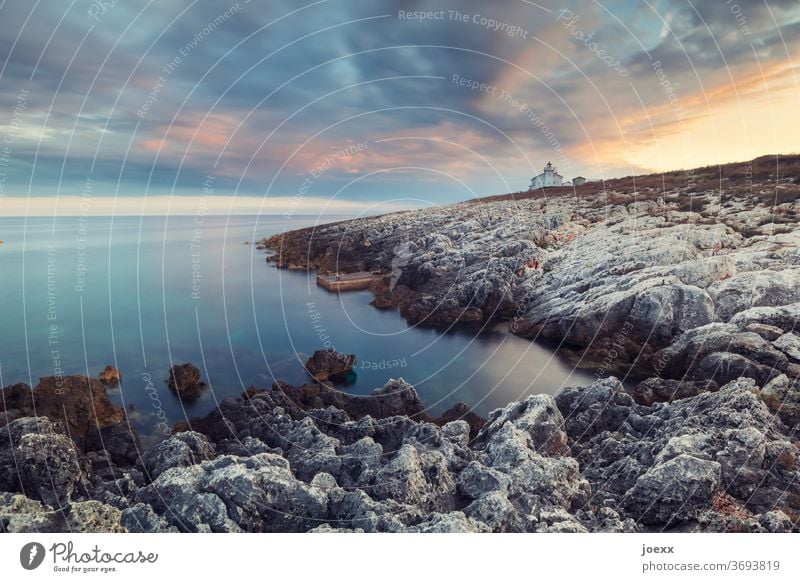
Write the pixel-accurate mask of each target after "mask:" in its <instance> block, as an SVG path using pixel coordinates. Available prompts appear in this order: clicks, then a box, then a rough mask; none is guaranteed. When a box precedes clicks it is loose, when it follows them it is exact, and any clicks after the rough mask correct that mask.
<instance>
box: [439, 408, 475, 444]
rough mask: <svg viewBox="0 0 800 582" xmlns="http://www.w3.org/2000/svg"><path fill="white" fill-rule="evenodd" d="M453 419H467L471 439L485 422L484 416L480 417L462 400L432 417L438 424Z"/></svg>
mask: <svg viewBox="0 0 800 582" xmlns="http://www.w3.org/2000/svg"><path fill="white" fill-rule="evenodd" d="M454 420H466V421H467V424H468V425H469V438H471V439H474V438H475V437H476V436H477V434H478V432H480V430H481V429H482V428H483V425H485V424H486V420H485V419H484V418H481V417H480V416H478V415H477V414H475V413H474V412H472V410H471V409H470V407H469V406H467V405H466V404H464V403H463V402H458V403H457V404H455V405H454V406H453V407H452V408H450V409H449V410H446V411H445V412H443V413H442V414H441V415H440V416H438V417H436V418H435V419H433V422H435V423H436V424H438V425H439V426H444V425H445V424H447V423H448V422H453V421H454Z"/></svg>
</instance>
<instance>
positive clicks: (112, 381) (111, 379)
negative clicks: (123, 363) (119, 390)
mask: <svg viewBox="0 0 800 582" xmlns="http://www.w3.org/2000/svg"><path fill="white" fill-rule="evenodd" d="M98 378H99V380H100V381H101V382H102V383H103V384H107V385H109V386H114V385H116V384H119V382H120V380H122V374H121V373H120V371H119V370H117V369H116V368H115V367H114V366H106V367H105V369H104V370H103V371H102V372H100V375H99V376H98Z"/></svg>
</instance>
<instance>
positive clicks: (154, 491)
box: [0, 376, 800, 532]
mask: <svg viewBox="0 0 800 582" xmlns="http://www.w3.org/2000/svg"><path fill="white" fill-rule="evenodd" d="M781 378H782V380H779V381H778V382H779V383H780V382H782V383H783V384H782V385H781V386H776V383H775V382H772V383H771V384H770V385H768V386H766V387H763V388H762V387H759V386H758V385H757V384H756V383H755V381H753V380H751V379H745V378H742V379H739V380H736V381H733V382H731V383H729V384H727V385H725V386H723V387H721V388H719V389H718V390H715V391H707V392H702V393H699V394H697V395H695V396H691V397H687V398H683V399H679V400H675V401H673V402H672V403H666V402H656V403H654V404H652V405H650V406H644V405H641V404H637V403H636V401H635V400H634V399H633V397H631V395H630V394H628V393H627V392H626V391H625V390H624V388H623V386H622V384H621V383H620V382H619V381H618V380H616V379H614V378H608V379H603V380H598V381H596V382H595V383H594V384H592V385H591V386H589V387H585V388H570V389H566V390H564V391H562V392H561V393H560V394H558V395H557V396H556V397H555V398H554V397H552V396H549V395H536V396H531V397H529V398H527V399H525V400H523V401H521V402H513V403H510V404H509V405H508V406H506V407H504V408H502V409H499V410H495V411H494V412H492V414H491V415H490V416H489V418H488V419H486V420H485V421H484V420H483V419H478V421H479V422H478V423H477V425H475V426H471V423H470V422H468V421H467V420H469V419H467V418H456V419H453V420H449V419H447V418H440V419H430V418H428V417H427V416H426V415H425V413H424V407H423V406H422V403H421V402H420V399H419V397H418V395H417V393H416V391H415V390H414V388H413V387H412V386H410V385H409V384H407V383H405V382H403V381H402V380H391V381H389V382H388V383H387V384H386V385H385V386H384V387H382V388H380V389H377V390H375V391H374V392H373V393H372V394H371V395H370V396H369V397H367V398H364V397H360V398H359V397H353V396H348V395H346V394H342V393H340V392H337V391H336V390H334V389H333V388H332V387H331V386H330V385H328V384H325V383H312V384H307V385H305V386H302V387H294V386H290V385H288V384H285V383H280V382H278V383H276V384H275V385H274V386H273V387H272V389H270V390H266V391H260V390H255V389H253V390H249V391H247V392H246V393H244V394H243V395H242V396H241V397H239V398H229V399H226V400H224V401H223V402H222V403H221V405H220V406H219V408H218V409H217V410H215V411H214V412H212V413H211V414H209V415H207V416H206V417H204V418H201V419H195V420H192V421H190V422H184V423H179V424H178V425H176V426H175V428H174V431H173V433H172V434H171V435H170V436H169V437H168V438H166V439H164V440H163V441H161V442H159V443H157V444H155V445H153V446H150V447H147V448H143V447H142V446H141V443H140V440H139V439H138V437H137V435H136V432H135V430H134V429H133V428H132V427H131V426H130V425H129V424H128V423H127V422H126V421H125V420H124V418H119V416H120V414H121V413H122V411H121V409H118V408H116V407H115V406H114V405H113V404H112V403H111V402H110V401H108V398H107V396H106V394H105V392H104V389H102V388H101V386H100V385H99V383H98V381H97V380H93V379H88V378H85V377H82V376H74V377H70V378H67V379H66V382H67V384H68V386H69V387H70V389H69V390H68V391H67V392H65V393H64V395H63V398H64V399H65V400H70V399H72V398H73V397H76V398H77V399H78V400H79V399H80V394H82V393H83V394H85V393H86V387H87V386H88V387H90V388H91V390H92V398H93V399H94V400H95V401H96V402H97V403H99V404H100V405H101V406H102V407H103V408H105V409H106V410H107V411H109V412H110V414H109V415H108V416H105V417H102V418H98V419H97V421H98V422H97V424H99V425H101V426H100V428H98V427H92V426H88V427H85V428H86V429H87V430H86V431H85V432H82V433H78V432H73V431H72V430H69V429H67V428H66V427H68V426H77V425H79V424H80V423H79V422H78V421H79V420H80V415H81V414H84V413H86V412H87V409H81V407H80V406H76V407H75V408H74V409H73V410H72V411H69V412H67V413H66V415H64V414H62V415H59V414H58V413H57V412H56V411H55V409H50V411H49V416H46V415H44V414H38V415H36V416H31V415H30V411H29V410H28V409H26V407H25V406H24V403H22V402H21V401H17V402H16V403H15V405H16V408H9V407H8V404H7V408H6V412H5V418H4V422H7V424H6V425H5V426H4V427H3V428H2V429H1V430H0V475H1V476H2V477H0V531H5V532H34V531H36V532H48V531H70V532H97V531H108V532H121V531H129V532H170V531H180V532H239V531H246V532H304V531H366V532H585V531H602V532H636V531H743V532H787V531H798V525H797V523H798V518H800V464H798V447H797V444H798V443H797V440H796V437H795V434H794V431H793V430H790V429H789V428H788V427H787V426H786V424H784V423H783V422H782V421H781V420H780V418H779V417H778V416H776V415H775V413H774V412H773V411H772V410H771V409H770V403H771V402H773V398H774V397H775V394H776V392H780V390H781V389H782V388H783V387H785V385H787V384H788V380H786V379H785V376H784V377H781ZM51 380H52V379H49V378H48V379H43V380H42V382H41V383H40V384H39V385H38V386H37V387H36V388H34V389H33V390H32V391H31V390H29V389H27V387H25V389H26V390H28V395H29V400H31V399H32V400H38V401H44V399H45V395H46V393H47V390H48V387H49V386H50V384H51ZM21 390H22V387H21V386H14V387H9V388H6V389H5V390H3V392H4V393H5V394H4V396H6V397H7V398H6V402H7V403H8V402H9V399H8V396H14V395H15V394H21ZM30 395H32V398H31V396H30ZM20 404H23V405H22V406H19V405H20ZM452 415H453V416H457V415H458V411H457V410H456V411H455V412H454V413H452ZM432 420H433V421H434V422H432ZM471 420H473V421H475V420H476V419H474V418H473V419H471Z"/></svg>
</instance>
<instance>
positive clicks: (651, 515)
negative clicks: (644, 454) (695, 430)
mask: <svg viewBox="0 0 800 582" xmlns="http://www.w3.org/2000/svg"><path fill="white" fill-rule="evenodd" d="M719 482H720V465H719V463H716V462H714V461H705V460H702V459H698V458H696V457H692V456H690V455H686V454H681V455H678V456H677V457H675V458H673V459H670V460H669V461H666V462H664V463H661V464H659V465H656V466H654V467H652V468H651V469H650V470H649V471H647V472H646V473H645V474H643V475H642V476H641V477H639V478H638V479H637V480H636V483H635V484H634V486H633V487H632V488H631V489H630V491H629V492H628V494H627V495H626V496H625V498H624V499H623V503H624V504H625V508H626V509H627V511H628V512H629V513H630V514H631V515H632V516H633V517H634V519H636V520H637V521H641V522H642V523H646V524H664V525H671V524H673V522H682V521H687V520H689V519H692V518H695V517H697V516H698V515H699V514H700V513H701V512H702V511H704V510H706V509H708V507H710V505H711V497H712V495H713V494H714V492H715V491H716V489H717V487H718V486H719Z"/></svg>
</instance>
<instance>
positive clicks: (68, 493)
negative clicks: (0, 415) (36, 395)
mask: <svg viewBox="0 0 800 582" xmlns="http://www.w3.org/2000/svg"><path fill="white" fill-rule="evenodd" d="M62 430H63V429H61V428H60V427H58V426H56V425H54V424H53V423H52V422H51V421H50V420H49V419H48V418H46V417H38V418H19V419H17V420H15V421H13V422H11V423H10V424H9V425H8V426H7V427H5V428H4V429H3V430H0V491H9V492H20V493H23V494H25V495H27V496H28V497H30V498H31V499H35V500H39V501H42V502H43V503H44V504H46V505H48V506H50V507H51V508H53V509H60V508H62V507H65V506H66V505H67V504H68V503H69V502H70V500H71V498H72V496H73V495H74V494H75V493H76V490H77V488H78V485H79V482H80V481H81V477H82V475H83V470H84V467H82V465H83V464H84V460H83V459H82V458H81V455H80V453H79V452H78V450H77V447H76V446H75V443H74V442H72V440H70V439H69V438H68V437H67V436H66V435H64V434H63V432H61V431H62Z"/></svg>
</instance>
